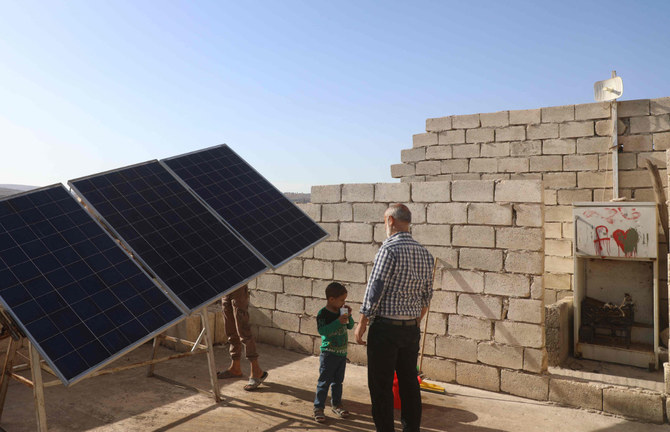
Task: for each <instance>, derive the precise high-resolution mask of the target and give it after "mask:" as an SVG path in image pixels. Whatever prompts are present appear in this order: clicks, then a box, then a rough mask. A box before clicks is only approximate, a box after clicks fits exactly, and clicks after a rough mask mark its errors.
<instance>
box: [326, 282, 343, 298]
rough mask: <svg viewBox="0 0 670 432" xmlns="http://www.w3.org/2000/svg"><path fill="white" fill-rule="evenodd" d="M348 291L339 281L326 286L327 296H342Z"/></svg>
mask: <svg viewBox="0 0 670 432" xmlns="http://www.w3.org/2000/svg"><path fill="white" fill-rule="evenodd" d="M346 293H347V289H346V288H345V287H344V285H342V284H341V283H339V282H331V283H329V284H328V286H327V287H326V298H327V299H329V298H331V297H340V296H342V295H344V294H346Z"/></svg>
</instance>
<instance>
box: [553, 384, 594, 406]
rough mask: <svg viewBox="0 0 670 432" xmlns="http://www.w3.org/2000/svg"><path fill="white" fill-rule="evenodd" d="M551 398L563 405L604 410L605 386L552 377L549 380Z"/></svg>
mask: <svg viewBox="0 0 670 432" xmlns="http://www.w3.org/2000/svg"><path fill="white" fill-rule="evenodd" d="M549 400H550V401H552V402H557V403H560V404H562V405H568V406H575V407H580V408H586V409H594V410H598V411H602V409H603V386H602V385H598V384H589V383H583V382H578V381H572V380H563V379H557V378H551V379H550V381H549Z"/></svg>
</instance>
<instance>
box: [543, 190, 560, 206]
mask: <svg viewBox="0 0 670 432" xmlns="http://www.w3.org/2000/svg"><path fill="white" fill-rule="evenodd" d="M557 197H558V195H557V193H556V191H555V190H552V189H545V190H544V203H545V204H546V205H548V206H552V205H556V204H558V198H557Z"/></svg>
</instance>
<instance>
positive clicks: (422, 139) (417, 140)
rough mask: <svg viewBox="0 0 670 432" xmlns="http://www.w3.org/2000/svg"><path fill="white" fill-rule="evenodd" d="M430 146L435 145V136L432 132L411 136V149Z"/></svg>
mask: <svg viewBox="0 0 670 432" xmlns="http://www.w3.org/2000/svg"><path fill="white" fill-rule="evenodd" d="M431 145H437V134H436V133H434V132H426V133H421V134H415V135H413V136H412V146H413V147H426V146H431Z"/></svg>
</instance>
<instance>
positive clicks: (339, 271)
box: [333, 262, 367, 283]
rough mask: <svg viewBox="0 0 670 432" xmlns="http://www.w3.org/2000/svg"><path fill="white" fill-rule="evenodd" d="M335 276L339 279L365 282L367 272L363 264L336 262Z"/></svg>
mask: <svg viewBox="0 0 670 432" xmlns="http://www.w3.org/2000/svg"><path fill="white" fill-rule="evenodd" d="M333 278H334V279H335V280H337V281H344V282H358V283H365V282H367V273H366V270H365V266H364V265H363V264H356V263H347V262H336V263H334V276H333Z"/></svg>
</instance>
